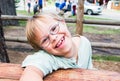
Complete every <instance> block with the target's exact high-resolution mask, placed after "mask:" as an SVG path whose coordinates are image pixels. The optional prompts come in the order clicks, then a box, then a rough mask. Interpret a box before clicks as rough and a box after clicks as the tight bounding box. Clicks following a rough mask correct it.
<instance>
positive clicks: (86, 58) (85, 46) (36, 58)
mask: <svg viewBox="0 0 120 81" xmlns="http://www.w3.org/2000/svg"><path fill="white" fill-rule="evenodd" d="M91 57H92V49H91V44H90V42H89V40H88V39H87V38H85V37H84V36H80V46H79V51H78V61H77V62H76V59H75V58H65V57H58V56H54V55H52V54H48V53H47V52H45V51H42V50H40V51H38V52H36V53H35V54H33V55H28V56H27V57H26V59H25V60H24V61H23V63H22V67H26V66H28V65H32V66H35V67H37V68H38V69H40V70H41V71H42V72H43V74H44V76H45V75H47V74H49V73H51V72H52V71H53V70H57V69H60V68H62V69H67V68H84V69H92V68H93V65H92V59H91Z"/></svg>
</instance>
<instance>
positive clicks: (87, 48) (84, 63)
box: [78, 36, 93, 69]
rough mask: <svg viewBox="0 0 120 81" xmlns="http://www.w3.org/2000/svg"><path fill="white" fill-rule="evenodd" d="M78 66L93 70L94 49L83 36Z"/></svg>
mask: <svg viewBox="0 0 120 81" xmlns="http://www.w3.org/2000/svg"><path fill="white" fill-rule="evenodd" d="M78 54H79V55H78V56H79V57H78V58H79V61H78V65H79V67H80V68H85V69H92V68H93V64H92V48H91V43H90V41H89V40H88V39H87V38H86V37H84V36H81V41H80V47H79V52H78Z"/></svg>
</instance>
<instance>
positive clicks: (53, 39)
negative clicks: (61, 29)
mask: <svg viewBox="0 0 120 81" xmlns="http://www.w3.org/2000/svg"><path fill="white" fill-rule="evenodd" d="M49 37H50V41H51V42H53V41H55V40H56V39H57V37H58V36H57V35H51V34H50V35H49Z"/></svg>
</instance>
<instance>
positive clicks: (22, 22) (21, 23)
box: [19, 21, 27, 27]
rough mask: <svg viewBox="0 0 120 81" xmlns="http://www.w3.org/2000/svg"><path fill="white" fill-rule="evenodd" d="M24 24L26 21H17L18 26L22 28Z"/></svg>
mask: <svg viewBox="0 0 120 81" xmlns="http://www.w3.org/2000/svg"><path fill="white" fill-rule="evenodd" d="M26 22H27V21H19V25H20V26H22V27H24V26H26Z"/></svg>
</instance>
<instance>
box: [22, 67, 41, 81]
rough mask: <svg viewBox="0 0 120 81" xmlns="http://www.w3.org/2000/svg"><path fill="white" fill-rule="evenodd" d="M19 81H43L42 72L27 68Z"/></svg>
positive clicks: (34, 68)
mask: <svg viewBox="0 0 120 81" xmlns="http://www.w3.org/2000/svg"><path fill="white" fill-rule="evenodd" d="M20 81H43V72H42V71H41V70H40V69H38V68H36V67H35V66H27V67H26V68H25V69H24V71H23V74H22V76H21V78H20Z"/></svg>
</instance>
